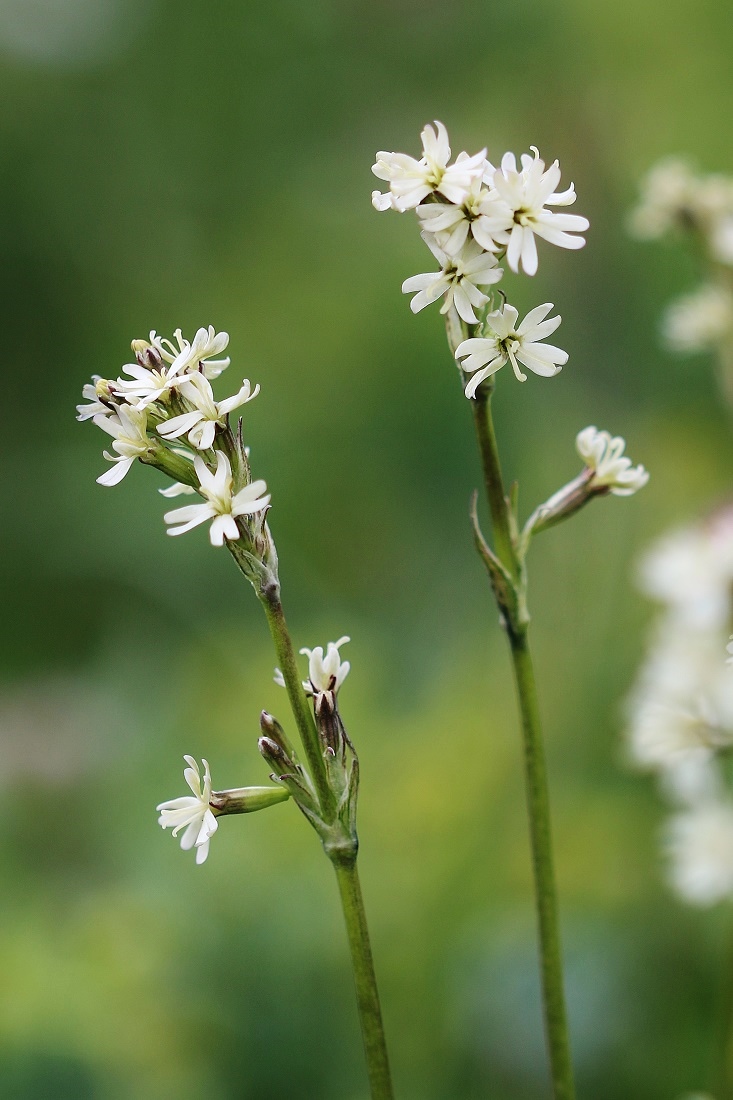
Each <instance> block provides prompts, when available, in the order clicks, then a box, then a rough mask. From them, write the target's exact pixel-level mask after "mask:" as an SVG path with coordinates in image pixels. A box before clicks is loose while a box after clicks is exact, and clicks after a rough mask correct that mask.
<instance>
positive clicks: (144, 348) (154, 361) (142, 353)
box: [132, 340, 163, 370]
mask: <svg viewBox="0 0 733 1100" xmlns="http://www.w3.org/2000/svg"><path fill="white" fill-rule="evenodd" d="M132 350H133V352H134V353H135V358H136V359H137V361H138V363H139V364H140V366H141V367H146V368H147V369H148V370H160V368H161V367H162V366H163V357H162V355H161V354H160V352H159V351H158V349H157V348H156V347H153V345H152V344H151V343H149V341H147V340H133V341H132Z"/></svg>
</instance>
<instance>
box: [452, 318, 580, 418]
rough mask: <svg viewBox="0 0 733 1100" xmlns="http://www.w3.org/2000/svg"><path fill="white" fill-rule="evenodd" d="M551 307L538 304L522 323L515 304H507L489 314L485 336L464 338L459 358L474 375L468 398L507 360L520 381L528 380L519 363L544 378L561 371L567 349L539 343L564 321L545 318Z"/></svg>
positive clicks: (565, 361)
mask: <svg viewBox="0 0 733 1100" xmlns="http://www.w3.org/2000/svg"><path fill="white" fill-rule="evenodd" d="M552 308H553V307H552V304H551V303H545V305H542V306H536V307H535V308H534V309H532V310H530V312H529V313H528V314H527V316H526V317H525V318H524V320H523V321H522V323H521V324H519V325H518V324H517V321H518V319H519V313H518V311H517V310H516V309H515V308H514V306H510V305H508V304H505V305H503V306H502V308H501V309H497V310H494V312H493V313H489V314H487V316H486V321H485V325H484V332H485V335H484V336H481V337H474V338H472V339H470V340H464V341H463V343H461V344H459V345H458V347H457V348H456V359H461V360H463V361H462V363H461V368H462V369H463V370H464V371H465V372H466V374H473V378H472V379H471V380H470V381H469V383H468V385H467V386H466V397H475V396H476V390H477V389H478V387H479V386H480V385H481V383H482V382H483V381H484V379H485V378H488V377H489V376H490V375H492V374H496V372H497V371H498V370H500V369H501V367H503V366H504V364H505V363H511V365H512V368H513V370H514V374H515V375H516V377H517V378H518V379H519V381H520V382H525V381H526V380H527V375H526V374H523V372H522V370H521V369H520V366H519V364H520V363H522V364H523V365H524V366H525V367H527V368H528V369H529V370H531V371H533V372H534V374H540V375H542V376H543V377H545V378H552V377H553V375H555V374H557V373H558V372H559V371H560V369H561V368H562V367H563V366H564V365H565V363H567V361H568V354H567V352H566V351H562V350H561V349H560V348H556V347H553V346H552V344H543V343H540V341H541V340H544V339H545V337H546V336H550V335H551V334H552V333H553V332H554V331H555V329H556V328H557V327H558V325H559V324H560V321H561V320H562V318H560V317H551V318H550V319H549V320H546V319H545V318H546V317H547V314H548V313H549V312H550V310H551V309H552Z"/></svg>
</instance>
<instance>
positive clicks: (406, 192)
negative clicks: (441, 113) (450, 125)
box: [372, 122, 486, 212]
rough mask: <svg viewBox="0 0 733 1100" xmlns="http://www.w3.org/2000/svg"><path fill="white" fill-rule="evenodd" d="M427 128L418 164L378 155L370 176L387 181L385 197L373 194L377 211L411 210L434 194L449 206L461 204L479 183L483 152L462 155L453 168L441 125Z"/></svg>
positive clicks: (395, 155)
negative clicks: (446, 200) (435, 192)
mask: <svg viewBox="0 0 733 1100" xmlns="http://www.w3.org/2000/svg"><path fill="white" fill-rule="evenodd" d="M435 127H436V128H435V130H434V129H433V127H432V126H430V125H428V126H426V127H425V129H424V130H423V131H422V133H421V135H420V137H421V138H422V147H423V155H422V157H421V159H420V160H415V158H414V157H410V156H408V155H407V154H406V153H386V152H381V153H377V161H376V164H374V165H373V167H372V172H373V173H374V175H375V176H377V177H378V178H379V179H380V180H386V181H387V182H388V183H389V185H390V189H389V191H388V192H387V193H386V194H381V193H380V192H379V191H374V192H372V204H373V206H374V207H375V209H377V210H398V211H400V212H404V211H405V210H411V209H412V208H413V207H415V206H417V205H418V203H421V202H422V201H423V199H425V198H427V196H428V195H430V194H432V192H434V191H439V192H440V194H441V195H443V196H444V197H445V198H446V199H448V201H449V202H453V203H458V204H460V203H462V202H463V200H464V199H465V198H466V195H467V194H468V191H469V188H470V187H471V183H472V181H473V180H474V179H480V178H481V176H482V175H483V173H484V168H485V164H486V150H485V149H482V150H481V152H480V153H476V154H475V155H474V156H472V157H469V156H468V154H467V153H461V154H460V156H458V157H457V158H456V163H455V164H451V165H449V164H448V161H449V160H450V152H451V151H450V143H449V141H448V133H447V131H446V128H445V126H444V125H443V123H442V122H436V123H435Z"/></svg>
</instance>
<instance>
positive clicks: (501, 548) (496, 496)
mask: <svg viewBox="0 0 733 1100" xmlns="http://www.w3.org/2000/svg"><path fill="white" fill-rule="evenodd" d="M492 391H493V387H492V388H491V389H487V391H486V392H485V393H482V392H481V390H480V389H479V393H478V395H477V397H476V399H475V400H474V401H472V402H471V405H472V407H473V422H474V426H475V428H476V436H477V438H478V444H479V450H480V452H481V466H482V467H483V471H484V485H485V487H486V495H487V497H488V501H489V507H490V509H491V524H492V527H493V531H494V542H495V543H496V553H497V554H498V556H499V558H501V561H502V564H503V565H505V566H506V568H507V569H508V570H509V572H510V573H511V574H512V576H513V577H517V576H518V575H519V566H518V562H517V557H516V554H515V552H514V547H513V544H512V536H511V531H510V528H509V513H508V511H507V502H506V497H505V495H504V480H503V478H502V476H501V463H500V462H499V450H498V448H497V446H496V433H495V431H494V419H493V416H492V415H491V394H492Z"/></svg>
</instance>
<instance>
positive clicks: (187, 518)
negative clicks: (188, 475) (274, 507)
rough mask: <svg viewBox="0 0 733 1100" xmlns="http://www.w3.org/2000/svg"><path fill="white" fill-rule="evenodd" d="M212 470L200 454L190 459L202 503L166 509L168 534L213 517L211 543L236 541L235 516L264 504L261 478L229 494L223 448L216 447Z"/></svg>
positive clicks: (228, 471)
mask: <svg viewBox="0 0 733 1100" xmlns="http://www.w3.org/2000/svg"><path fill="white" fill-rule="evenodd" d="M215 454H216V472H215V473H212V472H211V470H209V468H208V467H207V466H206V463H205V462H204V460H203V459H202V458H201V456H200V455H196V457H195V459H194V460H193V464H194V469H195V470H196V476H197V477H198V479H199V485H200V491H201V495H202V496H204V497H206V503H205V504H188V505H186V506H185V507H184V508H175V509H174V510H173V511H172V512H166V514H165V515H164V517H163V519H164V520H165V522H166V523H169V524H178V525H179V526H177V527H170V528H169V530H168V534H169V535H183V534H184V533H185V532H186V531H190V530H192V528H194V527H198V526H199V524H201V523H206V521H207V520H213V522H212V524H211V530H210V532H209V538H210V539H211V545H212V546H223V545H224V539H228V540H230V541H231V542H236V540H237V539H238V538H240V532H239V528H238V527H237V522H236V517H237V516H246V515H252V514H253V513H255V512H261V511H262V510H263V509H264V508H267V506H268V504H269V503H270V494H269V493H267V495H265V496H263V493H266V490H267V485H266V484H265V482H264V481H262V480H259V481H253V482H251V484H249V485H245V486H244V488H243V489H240V490H239V492H238V493H234V494H232V468H231V466H230V464H229V459H228V458H227V456H226V455H225V454H224V452H223V451H216V452H215Z"/></svg>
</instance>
